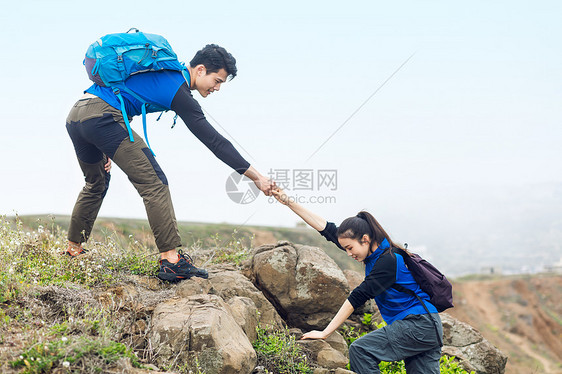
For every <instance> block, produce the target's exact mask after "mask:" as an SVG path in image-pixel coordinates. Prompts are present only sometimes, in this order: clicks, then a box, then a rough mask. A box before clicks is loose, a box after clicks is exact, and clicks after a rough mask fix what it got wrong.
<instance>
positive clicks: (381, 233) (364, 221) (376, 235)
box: [337, 210, 405, 252]
mask: <svg viewBox="0 0 562 374" xmlns="http://www.w3.org/2000/svg"><path fill="white" fill-rule="evenodd" d="M363 235H368V236H369V238H371V244H370V247H369V250H370V251H371V252H373V251H374V250H375V249H376V248H373V245H374V243H375V242H376V243H378V244H379V245H380V244H381V243H382V242H383V240H384V239H386V240H387V241H388V243H389V244H390V247H394V248H401V249H403V250H405V248H404V247H403V246H402V245H400V244H397V243H394V242H393V241H392V240H391V239H390V235H388V234H387V233H386V231H385V230H384V229H383V228H382V226H381V225H380V223H379V222H378V221H377V220H376V219H375V217H373V215H372V214H371V213H369V212H366V211H364V210H362V211H360V212H359V213H357V215H356V216H354V217H349V218H346V219H345V220H344V221H343V222H342V223H341V225H340V227H338V232H337V236H338V238H349V239H355V240H358V241H361V238H363Z"/></svg>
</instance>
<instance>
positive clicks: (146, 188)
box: [66, 96, 181, 252]
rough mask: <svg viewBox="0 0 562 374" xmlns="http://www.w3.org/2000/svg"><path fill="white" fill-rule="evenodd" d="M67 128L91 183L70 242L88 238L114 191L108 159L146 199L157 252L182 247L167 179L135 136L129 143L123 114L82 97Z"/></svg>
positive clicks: (72, 226) (77, 211) (73, 224)
mask: <svg viewBox="0 0 562 374" xmlns="http://www.w3.org/2000/svg"><path fill="white" fill-rule="evenodd" d="M66 129H67V130H68V134H69V135H70V138H71V139H72V143H73V144H74V149H75V151H76V156H77V157H78V163H79V164H80V168H81V169H82V172H83V173H84V178H85V180H86V184H85V186H84V188H82V191H81V192H80V194H79V195H78V199H77V200H76V204H75V206H74V210H73V211H72V217H71V220H70V227H69V229H68V239H69V240H71V241H73V242H76V243H82V242H85V241H87V240H88V238H89V236H90V234H91V232H92V227H93V226H94V222H95V220H96V217H97V215H98V212H99V209H100V207H101V204H102V202H103V198H104V197H105V194H106V192H107V189H108V187H109V179H110V174H109V173H106V172H105V169H104V165H105V164H106V163H107V158H108V157H109V158H110V159H112V160H113V162H114V163H115V164H116V165H117V166H118V167H119V168H120V169H121V170H123V172H124V173H125V174H126V175H127V177H129V180H130V181H131V183H132V184H133V185H134V186H135V188H136V189H137V191H138V193H139V194H140V196H141V197H142V199H143V202H144V206H145V208H146V214H147V216H148V222H149V224H150V228H151V229H152V232H153V234H154V238H155V240H156V246H157V247H158V250H159V251H160V252H166V251H169V250H172V249H175V248H177V247H179V246H180V245H181V239H180V236H179V232H178V227H177V222H176V216H175V213H174V208H173V206H172V199H171V195H170V189H169V187H168V181H167V179H166V176H165V175H164V173H163V172H162V169H160V166H159V165H158V163H157V162H156V160H155V158H154V156H153V155H152V152H151V151H150V149H148V147H147V146H146V143H145V142H144V141H143V139H142V138H141V137H140V136H139V135H138V134H137V133H136V132H134V131H133V137H134V142H131V141H130V140H129V133H128V131H127V128H126V126H125V122H124V120H123V115H122V114H121V111H119V110H117V109H115V108H113V107H112V106H110V105H109V104H107V103H106V102H105V101H103V100H102V99H100V98H97V97H95V96H94V97H92V98H85V99H81V100H79V101H78V102H77V103H76V104H75V105H74V107H73V108H72V110H71V111H70V113H69V115H68V118H67V119H66Z"/></svg>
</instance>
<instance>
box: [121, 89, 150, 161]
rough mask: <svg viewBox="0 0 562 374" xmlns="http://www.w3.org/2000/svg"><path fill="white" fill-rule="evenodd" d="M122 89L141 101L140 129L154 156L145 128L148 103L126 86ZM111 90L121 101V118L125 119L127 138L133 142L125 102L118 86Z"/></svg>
mask: <svg viewBox="0 0 562 374" xmlns="http://www.w3.org/2000/svg"><path fill="white" fill-rule="evenodd" d="M123 89H124V90H125V91H127V93H128V94H130V95H131V96H133V97H134V98H135V99H137V100H138V101H140V102H141V103H142V105H141V111H142V129H143V132H144V140H145V141H146V145H147V146H148V149H150V152H151V153H152V155H153V156H155V157H156V154H154V151H153V150H152V148H151V147H150V142H149V141H148V132H147V130H146V106H147V105H148V103H147V102H146V101H145V100H143V99H142V98H141V97H140V96H139V95H137V94H136V93H134V92H133V91H132V90H130V89H128V88H127V87H123ZM113 92H114V93H115V95H117V97H118V98H119V101H120V102H121V113H122V114H123V120H124V121H125V125H126V126H127V131H129V139H130V140H131V142H134V141H135V140H134V139H133V131H132V130H131V125H130V123H129V118H128V117H127V111H126V110H125V102H124V101H123V97H122V96H121V91H120V90H119V89H118V88H113Z"/></svg>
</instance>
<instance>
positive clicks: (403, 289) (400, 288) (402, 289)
mask: <svg viewBox="0 0 562 374" xmlns="http://www.w3.org/2000/svg"><path fill="white" fill-rule="evenodd" d="M392 250H393V251H392V252H394V251H396V252H398V254H399V255H401V256H408V253H407V252H406V251H404V250H402V249H400V248H392ZM390 287H391V288H394V289H395V290H397V291H399V292H403V293H407V294H408V295H410V296H413V297H415V298H416V299H418V301H419V302H420V303H421V305H422V306H423V308H424V309H425V311H426V312H427V314H428V315H429V317H430V318H431V320H432V321H433V327H434V328H435V334H436V335H437V341H438V342H439V346H440V347H443V339H442V338H441V335H440V334H439V328H437V321H436V320H435V318H433V317H432V316H431V312H430V311H429V309H428V308H427V305H425V302H424V301H423V299H422V298H421V297H419V296H418V294H417V293H415V292H414V291H413V290H411V289H409V288H406V287H404V286H402V285H400V284H398V283H394V284H393V285H392V286H390Z"/></svg>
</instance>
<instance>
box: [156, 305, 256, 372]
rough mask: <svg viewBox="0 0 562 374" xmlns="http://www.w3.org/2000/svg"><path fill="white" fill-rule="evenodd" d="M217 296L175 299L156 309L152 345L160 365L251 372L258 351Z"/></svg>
mask: <svg viewBox="0 0 562 374" xmlns="http://www.w3.org/2000/svg"><path fill="white" fill-rule="evenodd" d="M228 309H229V308H228V306H227V305H226V304H225V303H224V301H223V300H222V299H221V298H220V297H218V296H216V295H194V296H189V297H185V298H174V299H171V300H168V301H166V302H164V303H162V304H160V305H158V306H157V307H156V309H155V310H154V314H153V317H152V327H151V333H150V336H149V339H150V344H151V345H152V346H153V347H155V348H156V351H157V358H156V360H157V362H158V363H159V364H165V365H169V363H170V362H176V361H177V362H180V363H182V364H184V365H187V366H188V367H191V368H192V369H193V370H194V371H195V370H197V369H198V368H199V367H201V368H204V372H205V373H209V374H235V373H236V374H237V373H251V372H252V370H253V369H254V368H255V366H256V360H257V358H256V352H255V351H254V349H253V348H252V344H251V343H250V341H249V339H248V337H247V336H246V334H244V331H243V330H242V329H241V328H240V326H239V325H238V323H237V322H236V320H235V319H234V317H232V316H231V314H230V313H229V311H228Z"/></svg>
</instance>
